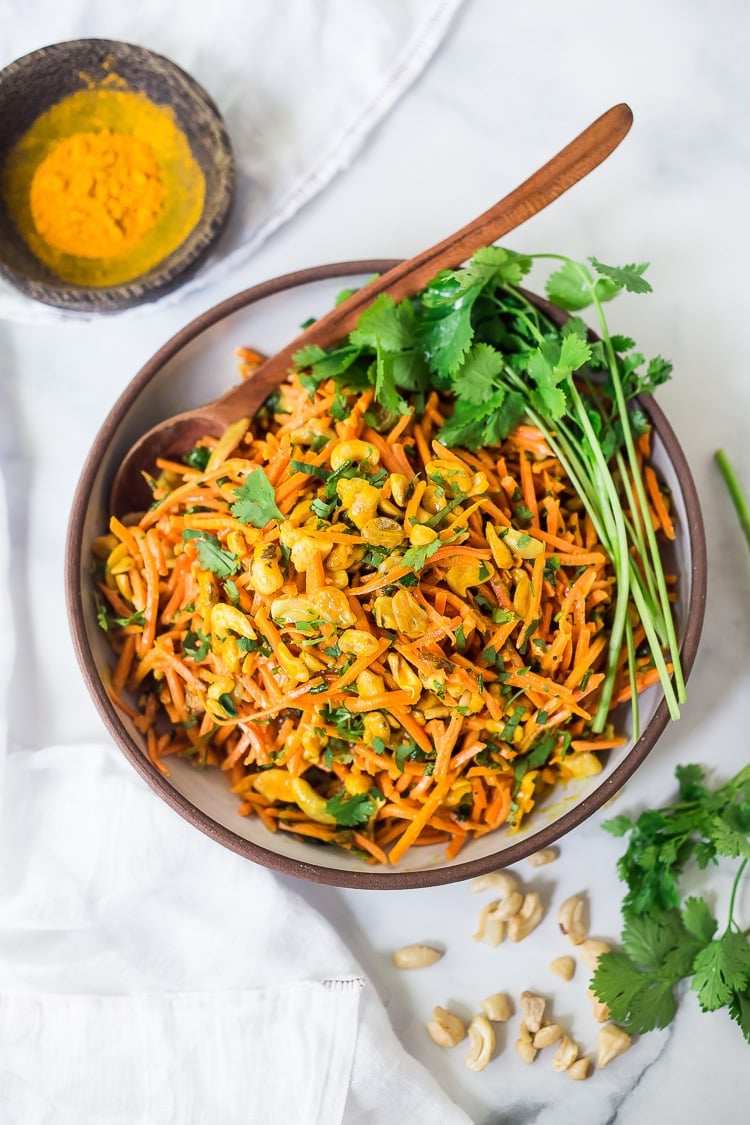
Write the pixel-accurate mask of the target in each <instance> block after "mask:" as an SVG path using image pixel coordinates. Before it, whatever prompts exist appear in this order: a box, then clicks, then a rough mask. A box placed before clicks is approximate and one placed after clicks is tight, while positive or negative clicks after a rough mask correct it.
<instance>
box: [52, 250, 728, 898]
mask: <svg viewBox="0 0 750 1125" xmlns="http://www.w3.org/2000/svg"><path fill="white" fill-rule="evenodd" d="M397 262H398V259H365V260H361V261H348V262H336V263H330V264H327V265H322V266H313V267H311V268H308V269H301V270H295V271H293V272H291V273H287V274H282V275H280V276H279V277H275V278H272V279H270V280H267V281H263V282H260V283H259V284H257V285H254V286H251V287H250V288H248V289H244V290H242V291H241V292H239V293H236V294H235V295H234V296H232V297H228V298H226V299H225V300H223V301H220V302H219V303H218V304H216V305H214V306H213V307H212V308H210V309H208V310H207V311H206V312H204V313H202V314H200V315H199V316H197V317H196V318H195V319H194V320H192V321H190V322H189V323H188V324H187V325H185V326H184V327H183V328H181V329H180V330H179V331H178V332H176V333H175V335H174V336H172V337H171V338H170V339H169V340H168V341H167V342H166V343H165V344H163V345H162V347H161V348H159V349H158V351H156V352H155V353H154V355H153V356H152V357H151V358H150V359H149V360H148V361H147V362H146V363H145V364H144V366H143V367H142V368H141V369H140V371H139V372H138V373H137V374H136V375H135V376H134V377H133V379H132V380H131V381H130V383H129V384H128V385H127V386H126V387H125V389H124V391H123V392H122V393H121V394H120V396H119V398H118V399H117V401H116V402H115V404H114V406H113V407H112V409H111V410H110V412H109V414H108V415H107V417H106V419H105V421H104V423H103V424H102V426H101V428H100V430H99V432H98V434H97V436H96V439H95V441H94V444H93V446H92V447H91V450H90V452H89V454H88V457H87V458H86V461H85V463H84V467H83V470H82V473H81V476H80V479H79V482H78V486H77V488H76V491H75V494H74V498H73V503H72V507H71V517H70V522H69V525H68V534H67V539H66V544H65V596H66V602H67V611H68V619H69V624H70V629H71V633H72V639H73V647H74V649H75V653H76V657H77V659H78V662H79V665H80V667H81V671H82V673H83V677H84V681H85V683H86V686H87V687H88V690H89V692H90V694H91V696H92V698H93V700H94V704H95V705H96V707H97V710H98V711H99V714H100V716H101V717H102V719H103V720H104V723H105V726H106V727H107V729H108V730H109V732H110V734H111V735H112V736H113V738H114V741H115V743H116V744H117V745H118V747H119V748H120V750H121V751H122V753H123V754H124V755H125V757H126V758H127V759H128V761H129V762H130V764H131V765H132V766H133V767H134V768H135V770H136V771H137V772H138V773H139V774H140V776H141V777H142V778H143V779H144V780H145V781H146V782H147V784H148V785H149V786H150V787H151V788H152V789H153V790H154V791H155V792H156V793H157V794H158V795H159V796H160V797H161V798H162V799H163V800H164V801H166V803H167V804H168V805H169V806H170V807H171V808H172V809H174V811H175V812H177V813H179V814H180V815H181V816H182V817H183V818H184V819H185V820H187V821H188V822H189V823H190V824H192V825H193V826H194V827H196V828H198V829H200V831H201V832H203V833H204V834H205V835H207V836H209V837H210V838H211V839H212V840H215V841H216V842H218V843H220V844H223V845H224V846H225V847H227V848H229V849H230V850H231V851H234V852H236V853H237V854H239V855H241V856H243V857H244V858H246V859H250V860H253V861H254V862H256V863H260V864H261V865H262V866H264V867H268V868H271V869H272V870H274V871H278V872H280V873H281V874H283V875H291V876H294V877H297V878H301V879H305V880H307V881H311V882H315V883H323V884H327V885H329V886H338V887H352V888H355V889H363V890H411V889H415V888H418V887H431V886H439V885H443V884H446V883H454V882H460V881H462V880H465V879H470V878H473V877H475V876H477V875H483V874H486V873H487V872H488V871H492V870H496V869H498V868H500V867H507V866H509V865H511V864H513V863H516V862H517V861H518V860H520V859H524V858H526V857H527V856H529V855H531V854H532V853H533V852H536V851H539V850H540V849H541V848H545V847H549V846H550V845H551V844H553V843H554V842H555V841H556V840H558V839H560V838H561V837H562V836H564V835H566V834H567V833H568V832H569V831H571V830H572V829H573V828H576V827H578V825H579V824H582V823H583V822H584V821H585V820H587V819H588V817H590V816H591V815H592V814H593V813H594V812H596V811H597V810H598V809H599V808H601V807H602V805H604V804H606V803H607V801H609V800H610V799H611V798H612V797H614V796H615V794H616V793H617V792H618V790H619V789H621V788H622V786H623V785H624V783H625V782H626V781H627V780H628V779H629V778H630V777H631V776H632V774H633V773H634V772H635V771H636V770H637V768H638V767H639V766H640V765H641V763H642V762H643V761H644V760H645V758H646V757H647V756H648V754H649V753H650V752H651V750H652V749H653V747H654V745H655V743H656V741H657V739H658V738H659V736H660V735H661V733H662V732H663V730H664V728H665V727H666V725H667V723H668V721H669V713H668V710H667V704H666V700H665V699H663V698H662V699H661V701H660V702H659V704H658V706H657V708H656V711H655V712H654V714H653V716H652V717H651V719H650V721H649V723H648V724H647V726H646V729H645V730H644V732H643V733H642V734H641V736H640V738H639V739H638V741H637V742H636V743H635V744H634V745H633V746H632V748H631V749H630V751H629V752H628V754H627V756H626V758H625V759H624V760H623V761H622V762H621V763H620V764H619V765H618V766H616V767H615V769H614V770H613V771H612V773H611V774H610V776H609V777H608V778H606V779H605V781H603V782H602V783H601V785H599V786H598V787H597V788H596V790H595V791H594V792H592V793H590V794H589V795H588V796H586V797H584V798H583V799H582V800H581V801H580V802H579V803H577V804H576V805H575V806H574V807H573V808H572V809H570V811H569V812H566V813H564V814H563V815H562V816H561V817H560V818H559V819H558V820H556V821H554V822H553V823H551V824H547V825H544V826H543V827H541V828H540V829H539V830H538V831H537V832H535V833H533V834H532V835H531V836H527V837H525V838H524V839H522V840H519V841H518V842H517V843H515V844H511V845H510V846H508V847H507V848H505V849H504V850H503V852H502V853H500V854H491V855H488V856H483V857H480V858H478V859H473V860H467V861H465V862H463V863H454V864H452V865H451V866H447V867H446V866H441V867H431V868H426V869H424V870H420V871H404V872H399V871H398V870H395V871H393V872H392V873H390V874H385V873H380V872H378V871H369V870H367V871H351V870H345V869H339V868H333V867H323V866H321V865H318V864H315V863H311V862H306V861H301V860H297V859H293V858H292V857H289V856H284V855H279V854H278V853H276V852H274V851H272V850H271V849H269V848H265V847H263V846H262V845H260V844H256V843H255V842H253V841H251V840H247V839H245V838H244V837H242V836H239V835H238V834H237V833H236V832H233V831H232V829H231V828H227V827H225V826H224V825H221V824H218V823H217V822H216V821H214V820H213V819H212V818H211V817H209V816H208V815H207V814H206V813H204V812H202V810H200V809H198V808H196V806H195V805H193V804H192V803H191V801H190V800H189V799H188V798H187V797H185V796H183V795H182V794H181V793H179V792H178V791H177V790H176V789H174V788H173V787H172V786H171V785H170V783H169V781H168V780H167V779H166V778H165V777H164V776H163V775H162V774H161V773H160V772H159V770H157V769H156V767H155V766H154V765H153V764H152V763H151V761H150V760H149V759H148V758H147V757H146V756H145V755H144V753H143V751H142V749H141V748H140V747H139V746H138V744H137V743H136V742H135V741H134V740H133V739H132V738H131V737H130V735H129V734H128V732H127V731H126V729H125V728H124V727H123V726H122V725H121V724H120V722H119V719H118V717H117V712H116V709H115V706H114V704H113V703H112V702H111V700H110V699H109V696H108V695H107V692H106V691H105V689H104V686H103V684H102V681H101V679H100V678H99V675H98V673H97V671H96V666H95V663H94V659H93V655H92V653H91V650H90V648H89V646H88V643H87V638H86V628H85V619H84V607H83V600H82V594H83V591H82V587H81V562H82V559H83V557H84V554H83V552H84V550H85V544H84V543H83V541H82V540H83V527H84V522H85V512H86V505H87V500H88V496H89V494H90V492H91V487H92V485H93V481H94V478H95V475H96V473H97V471H98V469H99V466H100V464H101V461H102V459H103V457H104V455H105V453H106V450H107V448H108V446H109V443H110V441H111V439H112V437H113V436H114V433H115V431H116V429H117V428H118V426H119V425H120V423H121V421H122V419H123V417H124V416H125V414H126V413H127V411H128V410H129V409H130V407H131V406H132V405H133V403H134V402H135V400H136V399H137V398H138V396H139V395H140V393H141V392H142V390H143V389H144V388H145V387H146V386H147V385H148V383H149V382H150V381H151V379H152V378H154V376H155V375H156V374H157V373H158V372H159V371H160V370H161V368H162V367H163V366H164V365H165V364H166V363H167V362H168V361H169V360H170V359H172V358H173V357H174V356H176V355H177V354H178V353H179V352H180V351H182V350H183V349H184V348H185V347H186V346H187V345H188V344H189V343H191V342H192V341H193V340H195V339H196V338H197V337H198V336H200V335H202V333H204V332H205V331H206V330H208V329H209V328H211V327H212V326H213V325H215V324H217V323H219V322H220V321H222V320H224V319H225V318H226V317H228V316H231V315H232V314H233V313H235V312H238V311H239V310H241V309H243V308H246V307H248V306H249V305H252V304H255V303H256V302H257V301H259V300H262V299H264V298H266V297H270V296H273V295H275V294H277V293H280V292H283V291H285V290H287V289H293V288H296V287H297V286H301V285H306V284H309V283H311V282H316V281H328V280H331V279H333V278H336V277H341V278H345V277H347V276H350V275H356V274H364V275H365V276H367V275H370V274H373V273H384V272H385V271H386V270H388V269H390V268H391V267H392V266H394V265H396V264H397ZM643 405H644V407H645V408H646V410H647V412H648V413H649V415H650V418H651V420H652V422H653V425H654V429H655V430H656V432H657V433H658V435H659V438H660V439H661V441H662V443H663V445H664V447H665V450H666V453H667V456H668V457H669V460H670V461H671V463H672V465H673V467H674V470H675V472H676V474H677V477H678V479H679V481H680V485H681V490H682V497H683V501H684V504H685V512H686V533H687V535H688V538H689V542H690V549H691V575H690V599H689V603H688V606H687V612H686V618H685V633H684V636H683V639H682V645H681V656H682V662H683V669H684V673H685V678H686V679H687V677H688V676H689V674H690V671H691V669H692V667H693V663H694V660H695V656H696V652H697V648H698V642H699V640H700V634H701V629H702V626H703V618H704V613H705V604H706V585H707V557H706V538H705V531H704V526H703V519H702V515H701V510H700V503H699V500H698V494H697V490H696V487H695V482H694V480H693V476H692V473H691V471H690V468H689V466H688V463H687V460H686V458H685V454H684V453H683V451H682V448H681V446H680V444H679V442H678V440H677V437H676V435H675V433H674V430H673V429H672V427H671V425H670V424H669V422H668V421H667V418H666V416H665V415H664V412H663V411H662V410H661V408H660V407H659V406H658V405H657V404H656V403H655V402H654V401H653V399H652V398H649V399H648V401H647V402H645V403H644V404H643Z"/></svg>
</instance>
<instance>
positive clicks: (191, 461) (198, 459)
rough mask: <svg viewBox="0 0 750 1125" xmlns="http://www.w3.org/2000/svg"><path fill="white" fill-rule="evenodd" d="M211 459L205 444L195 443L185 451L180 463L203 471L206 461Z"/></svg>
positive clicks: (209, 451)
mask: <svg viewBox="0 0 750 1125" xmlns="http://www.w3.org/2000/svg"><path fill="white" fill-rule="evenodd" d="M210 460H211V450H210V449H209V448H208V446H207V445H195V446H193V448H192V449H191V450H190V452H189V453H186V454H185V455H184V457H183V458H182V463H183V464H184V465H187V466H188V468H190V469H198V470H199V471H200V472H205V469H206V466H207V465H208V462H209V461H210Z"/></svg>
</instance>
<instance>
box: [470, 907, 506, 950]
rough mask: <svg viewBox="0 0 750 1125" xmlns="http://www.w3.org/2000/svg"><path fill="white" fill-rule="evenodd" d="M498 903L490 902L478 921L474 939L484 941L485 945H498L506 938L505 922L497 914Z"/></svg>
mask: <svg viewBox="0 0 750 1125" xmlns="http://www.w3.org/2000/svg"><path fill="white" fill-rule="evenodd" d="M498 905H499V904H498V903H497V902H490V903H488V904H487V906H485V908H484V909H483V910H482V912H481V914H480V915H479V922H478V923H477V932H476V933H475V934H474V941H483V942H484V943H485V945H492V946H498V945H499V944H500V942H501V941H504V940H505V929H506V926H505V922H504V921H503V919H502V918H498V917H497V916H496V914H495V911H496V909H497V907H498Z"/></svg>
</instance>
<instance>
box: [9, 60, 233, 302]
mask: <svg viewBox="0 0 750 1125" xmlns="http://www.w3.org/2000/svg"><path fill="white" fill-rule="evenodd" d="M112 74H115V75H117V76H119V77H120V78H122V79H123V80H124V81H125V83H126V86H127V88H128V89H129V90H132V91H134V92H138V93H143V94H145V95H146V96H147V97H148V98H149V99H150V100H151V101H152V102H154V103H155V104H157V105H161V106H166V107H169V108H170V109H171V110H172V112H173V113H174V115H175V118H176V120H177V123H178V125H179V127H180V128H181V129H182V131H183V133H184V134H185V135H186V137H187V139H188V142H189V144H190V148H191V151H192V154H193V157H194V159H195V161H196V163H197V164H198V165H199V166H200V168H201V170H202V172H203V175H204V177H205V182H206V196H205V203H204V207H203V212H202V215H201V217H200V219H199V221H198V223H197V225H196V226H195V227H194V228H193V230H192V231H191V232H190V234H189V235H188V236H187V238H186V239H185V241H184V242H183V243H182V244H181V245H180V246H178V247H177V249H176V250H174V251H173V252H172V253H171V254H169V255H168V257H166V258H164V259H163V260H162V261H161V262H160V263H159V264H158V265H157V266H155V267H154V268H153V269H151V270H149V271H148V272H147V273H144V274H142V275H141V276H140V277H138V278H137V279H135V280H133V281H130V282H127V283H125V284H122V285H116V286H109V287H102V288H89V287H85V286H76V285H72V284H71V283H70V282H66V281H61V280H60V279H59V278H57V277H55V275H54V274H53V273H52V272H51V271H50V270H49V269H48V268H47V266H45V265H44V264H43V263H42V262H40V261H39V260H38V258H36V256H35V255H34V254H33V253H32V252H31V250H29V248H28V247H27V246H26V244H25V243H24V241H23V240H22V239H21V237H20V235H19V234H18V231H17V230H16V227H15V225H14V224H13V222H12V221H11V219H10V217H9V215H8V213H7V210H6V208H5V205H4V204H3V202H2V200H0V274H2V275H3V276H4V277H5V278H6V279H7V280H8V281H10V282H12V283H13V284H14V285H15V286H16V288H18V289H20V290H21V291H22V292H24V293H26V294H27V295H28V296H30V297H34V298H35V299H36V300H40V301H43V302H45V303H46V304H50V305H55V306H57V307H59V308H67V309H76V310H82V311H88V312H97V311H99V312H102V311H104V312H106V311H110V310H114V309H119V308H125V307H128V306H131V305H135V304H138V303H140V302H141V301H145V300H150V299H152V298H154V297H155V296H157V295H160V294H162V293H165V292H167V291H168V290H169V289H172V288H174V287H175V286H176V285H177V284H179V282H181V281H182V280H184V278H185V277H186V276H187V275H188V274H189V272H190V271H191V270H194V269H196V268H197V267H198V265H199V264H200V262H201V260H202V259H203V258H204V257H205V254H206V253H207V251H208V249H209V248H210V246H211V245H212V244H213V242H214V241H215V240H216V238H217V237H218V235H219V234H220V232H221V230H222V229H223V227H224V225H225V222H226V219H227V217H228V214H229V210H230V206H231V202H232V197H233V192H234V160H233V156H232V150H231V145H230V142H229V137H228V135H227V132H226V128H225V126H224V123H223V121H222V119H221V115H220V114H219V111H218V109H217V108H216V106H215V105H214V103H213V102H212V101H211V99H210V97H209V96H208V94H207V93H206V91H205V90H203V88H202V87H201V86H199V85H198V83H197V82H195V80H194V79H193V78H191V77H190V75H189V74H186V73H185V71H183V70H181V69H180V68H179V67H178V66H176V65H175V64H174V63H173V62H171V61H170V60H169V59H166V58H164V57H163V56H162V55H157V54H154V53H153V52H152V51H149V50H147V49H146V48H145V47H140V46H136V45H134V44H130V43H119V42H116V41H114V40H110V39H78V40H73V41H71V42H67V43H55V44H52V45H51V46H49V47H43V48H42V49H41V50H39V51H34V52H33V53H32V54H30V55H24V57H23V58H20V59H17V60H16V61H15V62H13V63H11V64H10V65H9V66H8V67H6V68H5V70H3V71H2V72H0V165H2V163H3V161H4V160H5V158H6V157H7V154H8V152H9V151H10V149H11V148H12V146H13V145H14V144H15V142H16V141H17V140H18V138H19V137H21V136H22V135H23V134H24V133H25V132H26V130H27V129H29V128H30V126H31V125H32V124H33V123H34V121H35V120H36V119H37V118H38V117H39V116H40V115H41V114H42V113H44V112H46V110H48V109H50V108H51V107H52V106H53V105H56V104H57V103H58V102H59V101H61V100H62V99H63V98H65V97H67V96H68V95H70V94H74V93H76V92H77V91H78V90H81V89H84V88H86V87H87V85H90V84H91V83H100V82H103V81H105V80H106V79H107V76H110V77H111V75H112Z"/></svg>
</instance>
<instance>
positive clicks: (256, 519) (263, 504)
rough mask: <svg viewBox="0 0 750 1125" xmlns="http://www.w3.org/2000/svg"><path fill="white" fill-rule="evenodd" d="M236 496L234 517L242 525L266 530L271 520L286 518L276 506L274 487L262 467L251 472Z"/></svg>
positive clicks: (236, 489) (233, 506) (233, 509)
mask: <svg viewBox="0 0 750 1125" xmlns="http://www.w3.org/2000/svg"><path fill="white" fill-rule="evenodd" d="M234 494H235V496H236V497H237V499H236V501H235V503H234V504H232V515H233V516H234V517H235V519H238V520H240V521H241V522H242V523H249V524H252V526H253V527H259V528H264V527H266V526H267V525H268V524H269V523H270V522H271V520H281V519H283V518H284V516H283V514H282V513H281V512H280V511H279V509H278V508H277V506H276V493H275V491H274V487H273V485H272V484H271V482H270V481H269V479H268V477H267V476H266V474H265V473H264V472H263V470H262V469H261V468H260V466H258V468H256V469H251V470H250V472H249V473H248V474H247V476H246V477H245V479H244V480H243V482H242V484H241V486H240V487H239V488H235V490H234Z"/></svg>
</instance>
